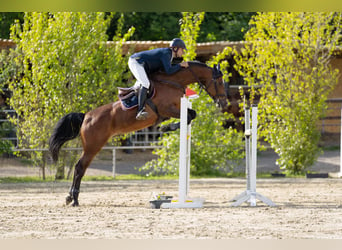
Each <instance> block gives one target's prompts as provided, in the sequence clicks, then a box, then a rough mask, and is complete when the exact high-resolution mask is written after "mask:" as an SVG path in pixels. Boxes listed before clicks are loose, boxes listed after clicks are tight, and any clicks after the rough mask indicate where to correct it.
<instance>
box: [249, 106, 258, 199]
mask: <svg viewBox="0 0 342 250" xmlns="http://www.w3.org/2000/svg"><path fill="white" fill-rule="evenodd" d="M257 131H258V107H257V106H256V105H252V143H251V168H250V171H251V173H250V178H251V180H250V181H251V183H250V191H251V192H252V194H255V193H256V171H257V141H258V132H257ZM250 202H251V206H256V200H255V195H252V196H251V200H250Z"/></svg>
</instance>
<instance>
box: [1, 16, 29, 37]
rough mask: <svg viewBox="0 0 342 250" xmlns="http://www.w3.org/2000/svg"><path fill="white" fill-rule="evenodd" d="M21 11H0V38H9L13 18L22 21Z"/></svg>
mask: <svg viewBox="0 0 342 250" xmlns="http://www.w3.org/2000/svg"><path fill="white" fill-rule="evenodd" d="M23 17H24V13H23V12H0V38H2V39H9V38H10V33H11V31H10V27H11V25H12V24H13V23H14V21H15V20H20V21H21V22H23V19H24V18H23Z"/></svg>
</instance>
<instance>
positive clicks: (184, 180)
mask: <svg viewBox="0 0 342 250" xmlns="http://www.w3.org/2000/svg"><path fill="white" fill-rule="evenodd" d="M188 108H191V103H190V102H189V100H188V98H187V97H186V96H185V95H184V96H183V97H182V98H181V110H180V132H179V136H180V139H179V144H180V145H179V177H178V178H179V179H178V194H179V196H178V201H177V200H172V201H171V203H163V204H162V205H161V208H201V207H203V202H204V199H202V198H190V197H188V193H189V186H190V150H191V146H190V144H191V143H190V142H191V125H188Z"/></svg>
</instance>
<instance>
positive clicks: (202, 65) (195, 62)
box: [188, 61, 210, 68]
mask: <svg viewBox="0 0 342 250" xmlns="http://www.w3.org/2000/svg"><path fill="white" fill-rule="evenodd" d="M188 63H189V66H192V65H194V66H201V67H206V68H210V67H209V66H208V65H207V64H205V63H202V62H200V61H189V62H188Z"/></svg>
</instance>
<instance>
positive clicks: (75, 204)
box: [72, 201, 80, 207]
mask: <svg viewBox="0 0 342 250" xmlns="http://www.w3.org/2000/svg"><path fill="white" fill-rule="evenodd" d="M79 205H80V204H78V202H76V201H74V203H73V204H72V206H73V207H78V206H79Z"/></svg>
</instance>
